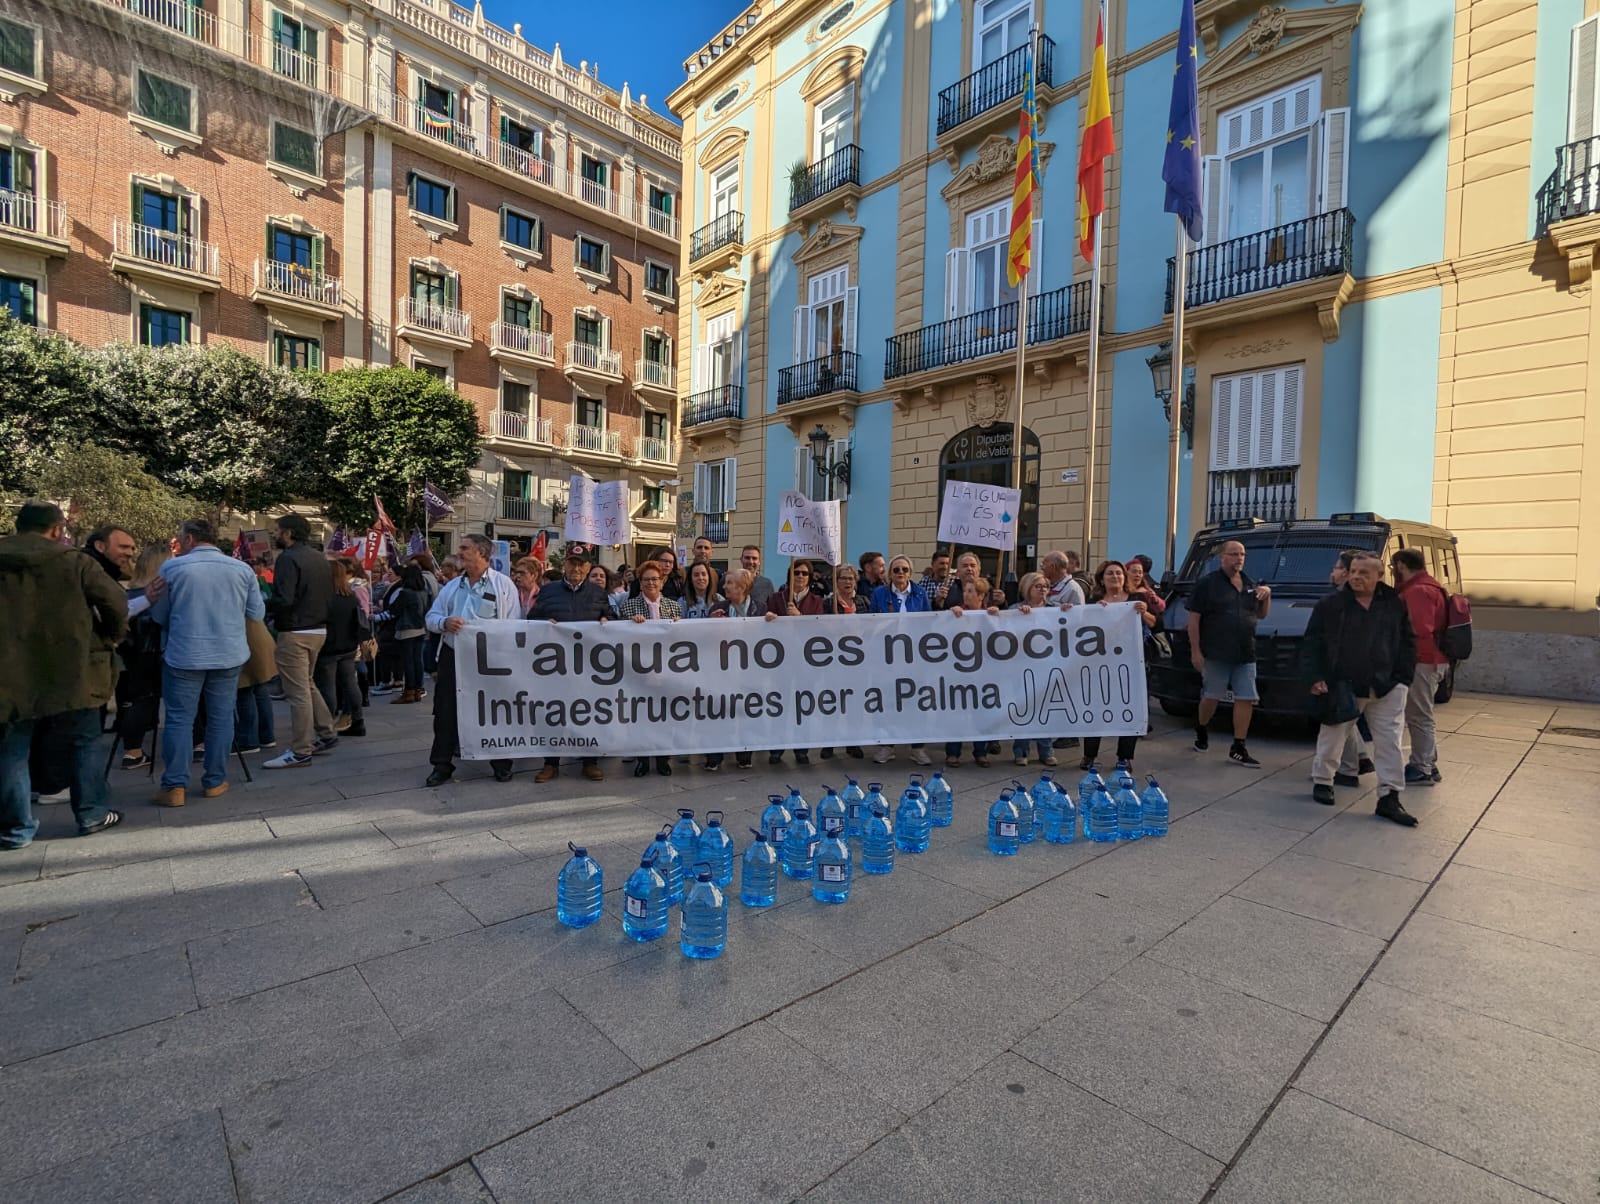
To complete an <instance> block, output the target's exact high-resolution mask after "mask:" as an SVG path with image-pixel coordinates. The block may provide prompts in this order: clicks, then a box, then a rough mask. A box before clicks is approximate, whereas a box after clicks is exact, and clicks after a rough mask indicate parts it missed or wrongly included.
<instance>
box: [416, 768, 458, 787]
mask: <svg viewBox="0 0 1600 1204" xmlns="http://www.w3.org/2000/svg"><path fill="white" fill-rule="evenodd" d="M455 776H456V771H455V767H454V766H453V765H435V766H434V767H433V772H432V773H430V774H429V775H428V780H427V781H426V782H424V783H423V785H424V786H443V785H444V784H445V783H446V782H448V781H449V780H450V779H451V778H453V777H455Z"/></svg>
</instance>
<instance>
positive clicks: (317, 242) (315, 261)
mask: <svg viewBox="0 0 1600 1204" xmlns="http://www.w3.org/2000/svg"><path fill="white" fill-rule="evenodd" d="M322 242H323V236H322V235H320V234H314V235H312V236H311V274H312V275H313V276H314V277H316V278H317V279H318V280H319V281H320V280H321V279H322Z"/></svg>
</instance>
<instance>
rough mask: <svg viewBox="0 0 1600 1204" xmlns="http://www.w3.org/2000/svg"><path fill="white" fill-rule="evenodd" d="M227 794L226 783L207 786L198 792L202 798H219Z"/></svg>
mask: <svg viewBox="0 0 1600 1204" xmlns="http://www.w3.org/2000/svg"><path fill="white" fill-rule="evenodd" d="M227 793H228V783H226V782H218V783H217V784H216V785H215V786H207V787H206V788H205V789H204V790H202V791H201V792H200V794H201V796H202V797H204V798H221V797H222V796H223V795H225V794H227Z"/></svg>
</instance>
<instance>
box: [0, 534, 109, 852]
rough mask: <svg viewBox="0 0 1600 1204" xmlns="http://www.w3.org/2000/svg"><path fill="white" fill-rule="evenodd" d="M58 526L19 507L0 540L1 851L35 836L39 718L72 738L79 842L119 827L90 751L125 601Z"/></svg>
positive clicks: (96, 734)
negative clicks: (31, 761)
mask: <svg viewBox="0 0 1600 1204" xmlns="http://www.w3.org/2000/svg"><path fill="white" fill-rule="evenodd" d="M65 521H66V520H65V519H64V518H63V517H62V514H61V511H60V509H58V508H57V507H55V506H53V505H51V504H50V503H49V502H27V503H25V504H24V505H23V507H22V509H21V510H19V511H18V512H17V533H16V534H15V535H13V536H11V537H9V538H7V539H0V614H4V616H5V621H4V622H3V623H0V850H5V849H20V848H23V847H25V846H26V845H28V844H30V843H31V842H32V841H33V834H34V833H35V832H37V831H38V830H39V821H38V820H37V819H35V818H34V817H33V811H32V808H31V807H30V805H29V801H28V799H29V795H30V793H31V782H30V779H29V775H28V754H29V752H30V750H31V749H32V746H33V732H34V727H35V725H36V723H37V722H38V721H39V720H43V719H48V720H51V721H52V725H53V726H54V727H56V728H57V729H58V730H61V731H63V732H64V733H66V734H67V735H68V737H69V738H70V740H71V744H72V752H73V763H72V810H73V813H74V814H75V815H76V816H77V819H78V835H80V836H89V835H91V834H93V833H95V832H103V831H104V830H105V829H107V828H110V827H114V826H115V825H116V824H118V823H120V822H121V820H122V815H121V813H120V812H117V811H112V810H109V809H108V808H107V807H106V785H105V774H104V772H103V771H102V766H101V765H100V764H99V761H100V758H99V755H98V745H99V741H100V708H101V707H102V706H104V705H105V704H106V703H107V702H108V701H110V699H111V696H112V691H113V687H114V685H115V677H116V673H115V669H114V664H115V661H114V658H115V652H114V649H115V648H116V645H117V641H118V640H120V639H121V638H122V636H123V634H124V633H125V632H126V631H127V630H128V598H127V595H126V594H125V593H123V591H122V588H121V586H119V585H118V584H117V583H116V582H115V581H113V580H111V578H110V577H108V576H107V575H106V572H105V570H104V569H102V568H101V567H100V566H99V565H98V564H96V563H95V562H94V561H93V560H91V559H90V558H89V557H87V556H85V555H83V553H81V552H79V551H77V550H76V549H75V548H71V547H65V546H63V545H62V543H61V531H62V528H63V527H64V526H65Z"/></svg>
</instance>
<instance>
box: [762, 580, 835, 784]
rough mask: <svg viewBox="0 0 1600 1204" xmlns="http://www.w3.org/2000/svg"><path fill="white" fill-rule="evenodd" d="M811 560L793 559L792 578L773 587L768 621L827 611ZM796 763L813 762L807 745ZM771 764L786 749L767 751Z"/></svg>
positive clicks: (798, 751)
mask: <svg viewBox="0 0 1600 1204" xmlns="http://www.w3.org/2000/svg"><path fill="white" fill-rule="evenodd" d="M813 575H814V574H813V573H812V571H811V562H810V561H809V560H796V561H792V562H791V563H790V565H789V580H788V581H786V582H785V583H784V584H783V585H780V586H779V587H778V588H777V589H775V590H773V591H772V597H770V598H768V599H767V622H769V623H770V622H772V620H774V619H776V618H778V617H779V616H780V615H782V616H784V617H785V618H797V617H798V616H800V615H820V614H826V613H827V609H826V607H825V606H824V605H823V602H822V595H821V594H814V593H812V592H811V581H812V577H813ZM794 763H795V764H796V765H809V764H811V751H810V750H809V749H805V748H797V749H795V750H794ZM767 764H768V765H782V764H783V750H782V749H774V750H772V751H771V752H769V753H767Z"/></svg>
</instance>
